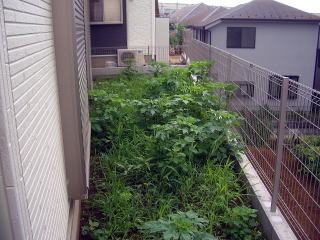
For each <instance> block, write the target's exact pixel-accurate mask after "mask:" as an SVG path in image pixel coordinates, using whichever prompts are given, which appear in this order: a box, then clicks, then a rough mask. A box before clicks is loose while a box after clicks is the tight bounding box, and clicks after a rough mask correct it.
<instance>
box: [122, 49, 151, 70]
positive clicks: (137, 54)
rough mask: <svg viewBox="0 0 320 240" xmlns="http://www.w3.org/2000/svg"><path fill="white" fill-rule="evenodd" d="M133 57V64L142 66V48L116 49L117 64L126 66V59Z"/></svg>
mask: <svg viewBox="0 0 320 240" xmlns="http://www.w3.org/2000/svg"><path fill="white" fill-rule="evenodd" d="M130 58H131V59H134V60H135V62H134V65H135V66H143V65H144V64H145V62H144V54H143V51H142V50H131V49H118V66H119V67H125V66H128V63H126V61H125V60H126V59H130Z"/></svg>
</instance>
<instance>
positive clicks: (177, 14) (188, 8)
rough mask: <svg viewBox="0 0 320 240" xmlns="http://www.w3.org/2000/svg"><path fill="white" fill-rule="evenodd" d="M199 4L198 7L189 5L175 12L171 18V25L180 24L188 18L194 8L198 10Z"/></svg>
mask: <svg viewBox="0 0 320 240" xmlns="http://www.w3.org/2000/svg"><path fill="white" fill-rule="evenodd" d="M198 5H199V4H197V5H189V6H186V7H184V8H181V9H179V10H177V11H175V12H174V13H173V14H172V15H171V16H170V23H179V21H180V20H181V19H182V18H184V17H186V16H187V15H188V14H189V13H190V12H191V11H192V10H193V9H194V8H196V7H197V6H198Z"/></svg>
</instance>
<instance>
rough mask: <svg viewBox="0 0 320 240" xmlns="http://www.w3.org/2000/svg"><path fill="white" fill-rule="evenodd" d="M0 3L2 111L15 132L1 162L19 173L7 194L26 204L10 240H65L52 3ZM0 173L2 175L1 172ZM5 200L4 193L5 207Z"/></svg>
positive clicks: (19, 0)
mask: <svg viewBox="0 0 320 240" xmlns="http://www.w3.org/2000/svg"><path fill="white" fill-rule="evenodd" d="M2 1H3V7H4V9H3V13H4V29H5V34H6V45H7V48H8V49H7V63H6V64H7V66H8V68H9V79H10V84H9V85H8V86H7V87H8V89H7V90H6V91H7V92H9V93H10V95H11V97H10V99H8V100H9V102H8V103H6V105H7V106H6V107H7V108H8V110H10V111H12V118H13V119H12V121H11V122H15V126H11V128H12V129H11V130H12V132H16V133H17V136H16V138H15V139H14V140H15V141H16V144H17V146H16V148H17V156H15V157H11V158H10V159H6V160H7V161H11V162H13V161H14V164H15V165H17V166H18V167H19V169H20V171H16V172H17V173H18V174H17V175H16V176H14V177H13V178H15V179H14V180H16V181H17V182H19V184H20V185H21V186H20V188H21V189H20V190H19V189H17V190H15V188H18V187H17V186H15V185H13V186H11V187H10V190H11V191H16V192H17V193H18V196H17V197H19V198H21V200H20V201H21V202H24V200H25V204H26V206H22V204H21V206H20V210H18V211H20V213H19V214H23V216H22V218H21V219H22V221H23V222H22V225H23V226H22V227H24V228H25V229H24V230H23V232H22V233H21V235H20V236H15V238H16V239H41V240H42V239H43V240H45V239H66V237H67V226H68V217H69V206H70V204H69V199H68V195H67V187H66V185H67V183H66V176H65V167H64V151H63V139H62V133H61V120H60V108H59V98H58V87H57V78H56V65H55V51H54V44H53V30H52V10H51V4H52V2H51V1H50V0H38V1H32V0H23V1H22V0H2ZM0 10H1V9H0ZM1 94H2V93H1ZM10 104H11V105H12V106H10ZM3 171H4V176H6V174H5V168H3ZM21 180H22V181H21ZM9 197H10V196H9V194H8V193H7V198H8V203H9V204H10V202H11V201H10V199H9ZM13 203H14V201H13ZM11 208H12V209H14V207H11V206H10V211H11ZM23 209H26V211H25V212H24V211H23ZM11 216H12V214H11ZM11 218H12V217H11ZM19 219H20V218H19ZM11 221H13V219H11ZM14 232H15V231H14Z"/></svg>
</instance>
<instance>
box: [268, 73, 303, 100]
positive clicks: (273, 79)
mask: <svg viewBox="0 0 320 240" xmlns="http://www.w3.org/2000/svg"><path fill="white" fill-rule="evenodd" d="M283 77H287V78H289V79H290V80H291V81H289V88H288V100H295V99H297V98H298V91H299V85H298V84H296V83H295V82H297V83H298V82H299V78H300V76H299V75H283ZM281 81H283V78H282V77H281V76H278V75H272V76H270V77H269V84H268V99H273V100H280V99H281V87H282V85H281ZM277 82H278V83H277ZM272 85H273V86H272ZM274 93H276V94H274Z"/></svg>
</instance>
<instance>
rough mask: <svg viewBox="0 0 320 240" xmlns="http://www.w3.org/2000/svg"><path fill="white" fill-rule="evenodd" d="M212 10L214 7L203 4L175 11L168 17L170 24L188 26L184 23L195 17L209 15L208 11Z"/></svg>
mask: <svg viewBox="0 0 320 240" xmlns="http://www.w3.org/2000/svg"><path fill="white" fill-rule="evenodd" d="M213 9H214V7H210V6H208V5H206V4H204V3H199V4H191V5H187V6H185V7H183V8H181V9H179V10H177V11H175V12H174V13H173V14H172V15H171V16H170V23H171V24H182V25H184V26H189V25H188V23H187V22H186V20H187V19H188V18H191V17H194V16H195V15H198V16H199V15H200V16H201V15H202V16H206V15H208V14H209V12H210V10H213ZM207 10H208V11H207Z"/></svg>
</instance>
